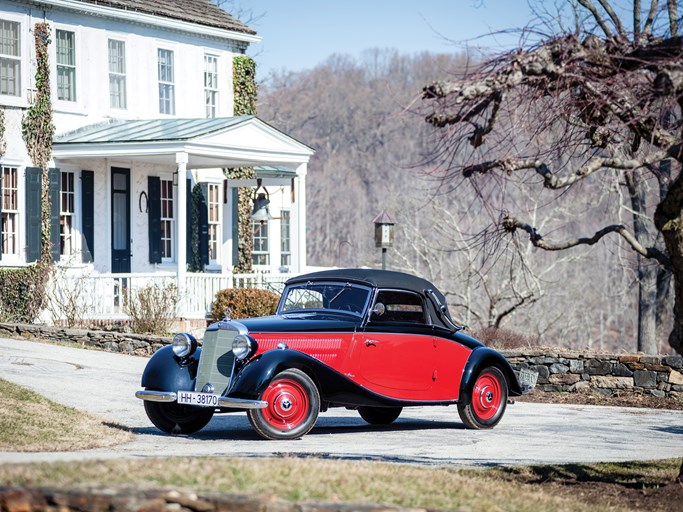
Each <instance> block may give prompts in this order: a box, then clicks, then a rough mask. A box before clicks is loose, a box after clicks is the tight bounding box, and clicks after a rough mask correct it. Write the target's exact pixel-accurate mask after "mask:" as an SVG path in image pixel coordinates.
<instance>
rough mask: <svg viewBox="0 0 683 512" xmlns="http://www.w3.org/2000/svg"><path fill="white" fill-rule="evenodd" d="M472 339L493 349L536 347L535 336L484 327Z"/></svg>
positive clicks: (536, 340)
mask: <svg viewBox="0 0 683 512" xmlns="http://www.w3.org/2000/svg"><path fill="white" fill-rule="evenodd" d="M474 337H475V338H477V339H478V340H479V341H481V342H482V343H483V344H484V345H486V346H487V347H491V348H495V349H503V350H504V349H513V348H528V347H532V346H534V345H538V342H539V340H538V337H537V336H527V335H524V334H519V333H517V332H514V331H511V330H509V329H496V328H495V327H484V328H483V329H478V330H477V331H476V332H475V333H474Z"/></svg>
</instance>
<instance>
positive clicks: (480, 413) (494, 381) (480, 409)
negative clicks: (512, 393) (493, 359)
mask: <svg viewBox="0 0 683 512" xmlns="http://www.w3.org/2000/svg"><path fill="white" fill-rule="evenodd" d="M507 400H508V385H507V380H506V379H505V375H503V372H501V371H500V370H499V369H498V368H496V367H495V366H489V367H486V368H484V369H483V370H482V371H481V372H479V375H478V376H477V378H476V380H475V381H474V386H473V388H472V399H471V401H470V403H469V404H468V405H463V404H458V413H459V414H460V419H461V420H462V422H463V423H464V424H465V426H466V427H467V428H473V429H484V428H492V427H494V426H496V425H497V424H498V422H499V421H500V420H501V418H502V417H503V413H504V412H505V406H506V405H507Z"/></svg>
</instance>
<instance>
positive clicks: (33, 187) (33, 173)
mask: <svg viewBox="0 0 683 512" xmlns="http://www.w3.org/2000/svg"><path fill="white" fill-rule="evenodd" d="M25 179H26V261H27V262H32V261H37V260H38V258H40V183H41V181H42V179H41V170H40V169H39V168H37V167H27V168H26V177H25Z"/></svg>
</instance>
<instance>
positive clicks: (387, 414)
mask: <svg viewBox="0 0 683 512" xmlns="http://www.w3.org/2000/svg"><path fill="white" fill-rule="evenodd" d="M402 410H403V407H359V408H358V414H360V417H361V418H363V419H364V420H365V421H367V422H368V423H370V424H371V425H389V424H391V423H393V422H394V421H395V420H396V418H398V417H399V416H400V415H401V411H402Z"/></svg>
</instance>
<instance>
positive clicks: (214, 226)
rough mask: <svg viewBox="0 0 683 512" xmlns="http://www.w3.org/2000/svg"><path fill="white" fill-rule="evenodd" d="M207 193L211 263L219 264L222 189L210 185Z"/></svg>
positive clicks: (212, 184) (214, 184)
mask: <svg viewBox="0 0 683 512" xmlns="http://www.w3.org/2000/svg"><path fill="white" fill-rule="evenodd" d="M207 191H208V195H209V197H208V200H207V204H206V206H207V208H208V211H209V263H217V262H218V261H219V259H220V233H221V202H220V187H219V185H218V184H216V183H209V184H208V190H207Z"/></svg>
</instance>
